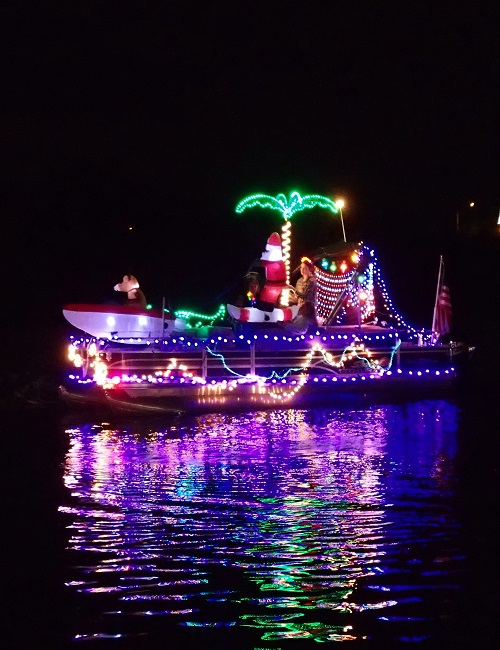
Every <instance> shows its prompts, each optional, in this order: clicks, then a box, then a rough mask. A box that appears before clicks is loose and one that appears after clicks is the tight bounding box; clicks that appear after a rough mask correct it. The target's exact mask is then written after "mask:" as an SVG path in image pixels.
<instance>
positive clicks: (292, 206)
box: [236, 192, 339, 284]
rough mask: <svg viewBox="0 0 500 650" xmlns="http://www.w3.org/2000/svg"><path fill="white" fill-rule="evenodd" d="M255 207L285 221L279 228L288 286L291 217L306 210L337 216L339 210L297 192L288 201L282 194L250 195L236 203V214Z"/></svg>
mask: <svg viewBox="0 0 500 650" xmlns="http://www.w3.org/2000/svg"><path fill="white" fill-rule="evenodd" d="M255 206H258V207H259V208H270V209H271V210H278V212H280V213H281V216H282V217H283V219H284V220H285V223H284V224H283V225H282V227H281V245H282V248H283V260H284V262H285V266H286V275H287V279H286V281H287V283H288V284H290V250H291V246H290V241H291V219H292V217H293V215H294V214H297V212H301V211H302V210H306V209H307V208H324V209H326V210H330V211H331V212H333V214H338V212H339V208H338V207H337V205H336V204H335V203H334V202H333V201H332V200H331V199H329V198H327V197H326V196H320V195H319V194H308V195H307V196H300V194H299V193H298V192H292V193H291V194H290V199H289V200H287V198H286V196H285V195H284V194H278V195H277V196H268V195H267V194H252V195H251V196H247V197H246V198H245V199H243V200H241V201H240V202H239V203H238V205H237V206H236V212H237V213H238V214H241V213H242V212H243V211H244V210H246V209H248V208H254V207H255Z"/></svg>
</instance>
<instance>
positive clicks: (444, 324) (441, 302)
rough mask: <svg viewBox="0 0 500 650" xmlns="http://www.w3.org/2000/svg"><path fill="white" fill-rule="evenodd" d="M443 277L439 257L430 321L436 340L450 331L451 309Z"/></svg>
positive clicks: (447, 289)
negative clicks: (432, 315) (435, 290)
mask: <svg viewBox="0 0 500 650" xmlns="http://www.w3.org/2000/svg"><path fill="white" fill-rule="evenodd" d="M443 279H444V263H443V258H442V257H441V262H440V269H439V279H438V290H437V299H436V305H435V308H434V318H433V321H432V331H433V332H434V337H435V340H438V339H439V338H440V337H441V336H443V335H444V334H448V332H451V323H452V311H451V300H450V290H449V288H448V287H447V285H445V284H444V282H443Z"/></svg>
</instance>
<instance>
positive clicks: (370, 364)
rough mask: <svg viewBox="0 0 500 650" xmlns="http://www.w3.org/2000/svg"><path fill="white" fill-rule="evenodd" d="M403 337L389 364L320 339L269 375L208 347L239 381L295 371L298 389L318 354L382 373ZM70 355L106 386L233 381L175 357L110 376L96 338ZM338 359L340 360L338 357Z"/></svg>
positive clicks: (361, 348) (355, 347)
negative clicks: (300, 359)
mask: <svg viewBox="0 0 500 650" xmlns="http://www.w3.org/2000/svg"><path fill="white" fill-rule="evenodd" d="M399 344H400V341H398V342H397V343H396V346H394V349H393V350H392V352H391V356H390V361H389V363H388V365H387V366H385V367H384V366H382V365H381V364H380V362H379V361H378V360H373V361H372V360H371V357H372V352H371V351H370V350H369V349H368V348H366V346H365V345H364V343H362V342H360V341H355V342H353V343H352V344H348V345H346V347H345V348H344V350H343V351H342V353H341V355H340V356H338V357H335V356H334V355H333V354H332V353H331V352H329V351H328V350H327V349H326V348H325V347H324V346H323V345H321V344H320V343H318V342H315V343H314V344H313V346H312V348H311V350H310V351H309V352H308V353H306V358H305V362H304V364H303V365H301V366H297V367H293V368H288V369H287V370H285V371H283V372H282V373H280V372H277V371H276V370H273V371H272V372H271V374H270V375H269V376H267V377H265V376H261V375H256V374H248V373H247V374H244V375H243V374H241V373H238V372H237V371H235V370H233V369H232V368H231V367H230V366H229V365H228V363H227V362H226V358H225V356H224V354H222V353H221V352H216V351H215V350H212V349H211V348H210V347H209V346H207V347H206V348H205V349H206V350H207V352H208V353H209V354H211V355H212V356H213V357H216V358H218V359H219V360H220V361H221V364H222V366H223V367H224V369H225V370H226V372H229V373H230V374H232V375H234V376H235V377H236V378H237V379H236V382H237V383H241V382H246V383H256V382H257V383H259V384H261V385H263V384H266V383H276V382H284V381H286V379H287V378H289V377H290V375H292V373H301V374H300V375H299V376H298V377H296V376H295V375H294V376H293V377H292V379H293V380H294V383H295V387H294V392H296V390H297V388H296V387H297V386H299V387H301V386H303V385H304V384H305V383H306V381H307V378H308V374H307V373H308V370H309V369H310V368H311V366H312V363H313V360H314V358H315V356H316V355H317V354H319V355H320V356H321V358H322V360H323V361H324V362H325V363H326V364H327V365H328V366H329V367H330V368H335V369H336V370H338V371H341V370H342V369H344V368H345V367H346V365H347V364H348V362H350V361H352V360H354V359H356V360H358V361H361V362H362V363H363V364H365V366H366V369H367V370H368V371H369V372H374V373H376V374H378V375H382V374H383V373H384V372H386V371H388V370H389V369H390V367H391V365H392V358H393V356H394V354H395V353H396V350H397V347H398V346H399ZM68 357H69V359H70V361H72V362H73V363H74V365H75V367H76V368H83V367H84V366H86V371H87V373H89V377H88V379H87V380H86V381H87V382H88V381H94V382H95V383H96V384H98V385H100V386H104V387H105V388H112V387H115V386H117V385H119V384H120V383H144V382H146V383H148V384H172V383H175V384H179V383H181V384H189V383H191V384H209V385H217V386H227V385H228V384H230V383H231V382H230V381H228V380H227V379H225V380H222V381H218V382H217V381H213V382H212V384H210V381H209V380H207V379H205V378H202V377H198V376H196V375H195V374H194V373H193V372H191V371H189V370H188V368H187V366H185V365H184V364H179V363H178V361H177V359H176V358H174V357H172V358H170V359H168V360H167V363H168V365H167V367H166V369H165V370H163V371H155V372H154V373H143V374H141V375H138V374H133V375H129V374H126V373H124V374H122V375H121V376H120V377H119V376H114V377H108V366H107V364H106V361H105V360H104V359H102V358H101V356H100V353H99V351H98V348H97V346H96V344H95V342H94V341H92V342H90V344H89V345H82V346H78V344H76V345H75V344H73V343H72V344H71V345H70V346H69V350H68ZM337 359H338V360H337ZM92 369H93V376H91V375H90V371H91V370H92Z"/></svg>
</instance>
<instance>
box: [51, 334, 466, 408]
mask: <svg viewBox="0 0 500 650" xmlns="http://www.w3.org/2000/svg"><path fill="white" fill-rule="evenodd" d="M254 332H255V330H254ZM360 338H362V339H363V340H365V342H366V346H365V347H363V348H362V349H360V350H357V351H356V350H355V349H354V348H353V347H352V343H353V342H354V341H356V340H358V339H360ZM367 346H369V347H370V351H369V354H368V352H367V350H366V347H367ZM95 347H97V346H95ZM91 348H92V346H91V345H90V346H89V347H88V348H86V347H85V344H82V346H81V348H80V349H79V356H78V359H79V364H80V367H79V369H78V373H75V375H74V377H73V381H72V382H71V383H70V384H69V383H68V384H67V385H65V387H64V388H61V395H62V397H63V398H64V400H65V401H66V402H68V403H72V404H73V405H77V404H78V403H82V404H84V403H87V404H88V405H94V406H97V407H99V408H103V409H106V410H110V411H113V412H135V413H145V414H155V413H193V414H194V413H202V412H211V411H213V412H215V411H219V412H222V411H233V410H255V409H269V408H284V407H285V408H287V407H294V408H302V407H304V408H305V407H308V406H312V405H316V404H338V405H340V406H342V404H346V403H351V402H355V401H363V402H366V401H370V400H373V399H377V400H394V399H398V398H399V397H404V398H406V399H408V398H410V399H411V398H413V396H415V395H417V394H418V395H420V396H422V395H424V394H428V395H429V396H435V395H437V394H441V393H442V392H447V391H448V390H449V389H450V388H451V387H452V386H453V385H454V384H455V381H456V378H457V373H458V368H459V367H460V365H461V361H460V360H461V359H462V358H464V357H465V356H466V350H465V348H463V347H454V346H441V345H439V346H423V347H422V346H418V345H415V344H413V343H405V342H400V339H399V338H398V336H397V333H396V332H394V331H391V330H385V329H384V328H379V327H376V326H365V327H362V328H358V327H343V328H338V327H332V328H322V329H321V330H318V331H317V332H315V333H314V334H311V335H307V336H298V337H295V338H291V337H289V336H287V335H286V334H283V330H280V328H270V329H268V330H267V329H263V330H260V332H259V337H258V339H257V340H255V339H254V338H253V336H252V332H251V331H246V332H245V333H244V334H242V335H241V336H238V337H236V338H235V336H234V334H233V333H232V332H231V330H230V329H229V328H228V329H223V328H219V329H214V330H213V331H212V333H211V335H210V336H209V338H208V339H206V340H203V341H201V340H199V339H189V337H188V336H184V335H182V336H180V337H171V338H170V339H166V340H164V341H159V342H155V343H154V344H151V345H144V346H142V347H141V346H136V345H130V346H127V345H124V344H120V343H118V342H114V341H108V342H107V343H106V342H105V343H103V344H102V347H101V348H99V349H96V350H93V349H91ZM354 352H356V354H354ZM96 359H99V360H100V361H105V363H106V373H107V374H106V376H105V377H103V378H102V383H101V385H99V384H98V382H96V381H93V380H92V372H93V369H94V368H95V366H94V365H93V364H94V362H95V360H96ZM94 379H95V377H94Z"/></svg>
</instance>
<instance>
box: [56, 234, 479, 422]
mask: <svg viewBox="0 0 500 650" xmlns="http://www.w3.org/2000/svg"><path fill="white" fill-rule="evenodd" d="M283 248H284V247H283V241H282V238H281V237H280V236H279V234H278V233H272V234H271V236H270V237H269V239H268V241H267V244H266V250H265V251H264V252H263V253H262V256H261V268H260V272H261V274H262V289H261V291H260V295H259V297H258V298H257V297H253V296H249V303H247V305H246V306H242V305H237V304H232V303H231V302H228V303H227V304H225V305H221V306H220V308H219V309H218V311H216V313H214V314H211V315H202V314H194V313H192V312H187V311H185V310H182V309H179V310H177V311H175V312H174V314H170V313H166V310H165V309H164V307H162V308H161V309H159V310H147V309H146V310H144V309H137V308H134V309H132V310H131V309H130V308H129V307H126V306H123V307H119V308H118V307H115V308H113V309H111V308H110V307H109V306H106V305H104V306H97V305H95V306H89V305H75V304H73V305H66V306H64V308H63V315H64V317H65V319H66V320H67V321H68V322H69V323H70V324H71V325H72V326H74V328H75V330H76V331H75V332H73V333H72V334H71V335H70V340H69V342H68V360H69V363H70V368H69V371H68V375H67V378H66V379H65V381H64V382H63V384H62V385H61V387H60V393H61V396H62V398H63V400H64V401H65V402H66V403H68V404H71V405H84V406H85V407H86V408H88V407H89V406H93V407H96V408H98V409H105V410H109V411H111V412H115V413H122V412H133V413H136V414H137V413H144V414H156V413H190V414H195V413H203V412H210V411H218V412H221V411H231V410H249V409H252V410H255V409H265V408H276V407H277V406H279V407H283V408H285V407H298V408H301V407H308V406H312V405H319V404H325V403H326V404H329V405H331V404H335V403H338V404H346V403H347V404H351V403H352V402H354V401H358V400H363V401H366V400H373V399H375V400H384V399H395V398H398V397H399V396H401V397H415V396H416V395H419V396H421V395H423V394H425V393H427V394H429V396H436V395H437V394H438V393H440V392H441V391H449V390H450V388H452V387H453V386H454V385H455V384H456V380H457V379H458V377H459V375H460V371H461V367H462V364H463V362H464V361H465V360H466V359H467V358H468V356H469V355H470V352H471V349H470V348H469V347H468V346H467V345H466V344H465V343H464V342H462V341H455V340H453V338H452V337H451V323H450V318H451V305H450V302H449V293H448V290H447V287H446V285H445V283H444V266H443V261H442V260H440V267H439V273H438V285H437V290H436V299H435V309H434V318H433V323H432V326H431V327H430V328H429V329H424V328H416V327H413V326H412V325H410V324H409V323H407V322H406V320H405V319H404V318H403V317H402V316H401V315H400V314H399V313H398V312H397V311H396V310H395V308H394V306H393V302H392V300H391V299H390V297H389V295H388V293H387V290H386V286H385V282H384V280H383V277H382V274H381V271H380V268H379V264H378V261H377V258H376V256H375V251H374V249H373V248H372V247H370V246H368V245H366V244H365V243H363V242H356V243H350V242H346V241H342V242H339V243H337V244H335V245H332V246H326V247H322V248H319V249H318V250H317V251H313V252H311V253H310V254H309V256H308V260H309V262H310V264H311V265H312V266H313V267H314V272H315V279H316V319H315V321H314V322H312V323H308V324H307V326H305V327H304V324H303V322H301V323H298V306H297V305H293V304H291V303H290V295H289V293H288V292H289V290H290V289H291V287H292V285H291V284H290V271H289V267H287V265H286V260H285V256H284V255H283ZM256 272H258V271H256Z"/></svg>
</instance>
